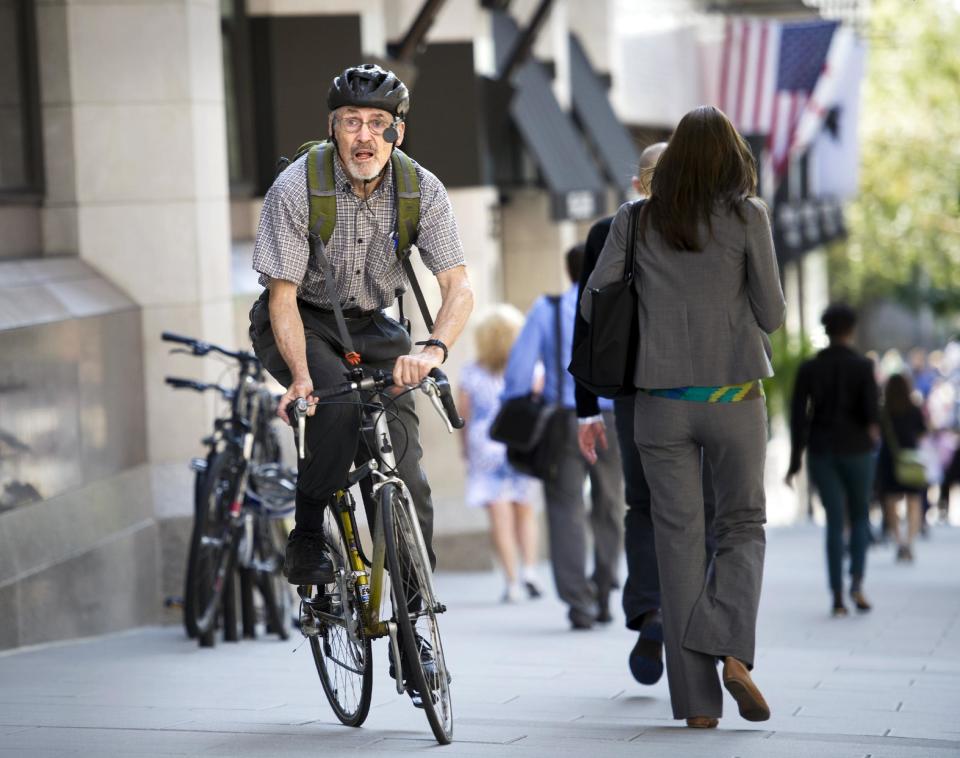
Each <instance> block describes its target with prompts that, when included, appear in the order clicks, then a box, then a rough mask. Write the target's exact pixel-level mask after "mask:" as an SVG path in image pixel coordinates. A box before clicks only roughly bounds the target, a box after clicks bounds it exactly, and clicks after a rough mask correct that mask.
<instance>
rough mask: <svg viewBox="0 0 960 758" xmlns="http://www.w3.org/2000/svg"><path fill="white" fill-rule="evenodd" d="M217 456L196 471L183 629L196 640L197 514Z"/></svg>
mask: <svg viewBox="0 0 960 758" xmlns="http://www.w3.org/2000/svg"><path fill="white" fill-rule="evenodd" d="M215 455H216V453H215V452H213V451H211V452H210V453H209V454H208V455H207V458H206V465H205V466H204V467H203V468H202V469H196V474H195V475H194V480H193V511H194V516H193V525H192V527H191V530H190V547H189V549H188V551H187V567H186V572H185V574H186V575H185V576H184V579H183V628H184V629H185V630H186V632H187V637H189V638H190V639H192V640H193V639H196V638H197V637H198V636H199V632H198V630H197V617H196V615H195V604H194V600H193V588H194V584H195V582H194V578H193V572H194V570H195V564H196V558H195V557H194V556H195V554H196V551H197V544H198V543H199V541H200V533H199V527H198V518H197V512H198V511H199V510H200V502H201V497H202V496H203V486H204V482H205V481H206V479H207V473H208V472H209V470H210V464H211V462H212V460H213V458H214V456H215Z"/></svg>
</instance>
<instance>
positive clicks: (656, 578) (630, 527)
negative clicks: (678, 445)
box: [613, 395, 716, 631]
mask: <svg viewBox="0 0 960 758" xmlns="http://www.w3.org/2000/svg"><path fill="white" fill-rule="evenodd" d="M635 405H636V401H635V400H634V396H633V395H630V396H627V397H618V398H617V399H616V400H614V401H613V410H614V416H615V422H616V428H617V441H618V442H619V445H620V460H621V462H622V464H623V484H624V491H625V499H626V501H627V512H626V516H625V517H624V545H625V547H626V553H627V581H626V583H625V584H624V585H623V612H624V615H625V616H626V621H627V628H628V629H633V630H634V631H639V630H640V624H641V623H642V622H643V616H644V614H645V613H647V612H648V611H652V610H656V609H658V608H660V572H659V570H658V569H657V549H656V545H655V543H654V537H653V521H652V519H651V516H650V487H649V486H648V485H647V479H646V477H645V476H644V474H643V462H642V461H641V460H640V451H639V450H638V449H637V443H636V442H634V439H633V430H634V408H635ZM701 479H702V482H703V513H704V521H705V523H706V540H705V546H704V547H705V548H706V552H707V557H708V559H709V557H710V556H712V555H713V551H714V549H715V547H716V540H715V538H714V534H713V514H714V508H715V500H714V496H713V482H712V481H711V474H710V464H709V463H708V462H707V461H706V460H704V461H703V464H702V469H701Z"/></svg>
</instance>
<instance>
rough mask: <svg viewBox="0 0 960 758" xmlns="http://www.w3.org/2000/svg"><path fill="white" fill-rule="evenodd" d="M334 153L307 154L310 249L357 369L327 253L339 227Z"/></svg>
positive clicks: (329, 149)
mask: <svg viewBox="0 0 960 758" xmlns="http://www.w3.org/2000/svg"><path fill="white" fill-rule="evenodd" d="M333 152H334V151H333V145H331V144H330V143H329V142H318V143H316V144H315V145H313V146H311V147H310V150H309V152H308V154H307V191H308V193H309V198H310V226H309V239H310V249H311V252H312V253H313V254H314V255H315V256H317V260H318V261H319V262H320V268H321V270H322V271H323V283H324V289H325V290H326V295H327V300H329V301H330V307H331V308H332V309H333V317H334V319H335V320H336V322H337V334H338V335H339V337H340V345H341V347H342V348H343V351H344V353H343V357H344V358H345V359H346V361H347V363H349V364H350V365H351V366H356V365H358V364H359V363H360V360H361V358H360V353H358V352H357V351H356V350H354V349H353V338H352V337H351V336H350V332H349V331H348V330H347V322H346V320H345V319H344V317H343V308H342V307H341V305H340V297H339V295H337V287H336V282H334V280H333V266H332V265H331V263H330V259H329V258H328V257H327V254H326V252H325V248H326V245H327V243H328V242H329V241H330V238H331V237H332V236H333V228H334V226H335V225H336V223H337V188H336V186H335V183H334V179H333Z"/></svg>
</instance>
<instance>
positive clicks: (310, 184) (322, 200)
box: [300, 141, 337, 275]
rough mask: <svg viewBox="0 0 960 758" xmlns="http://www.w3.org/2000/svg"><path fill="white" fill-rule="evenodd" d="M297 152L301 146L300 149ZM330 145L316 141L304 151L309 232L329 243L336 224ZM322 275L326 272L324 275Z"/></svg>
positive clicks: (335, 200)
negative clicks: (308, 203) (308, 206)
mask: <svg viewBox="0 0 960 758" xmlns="http://www.w3.org/2000/svg"><path fill="white" fill-rule="evenodd" d="M300 149H301V150H302V149H303V147H302V146H301V148H300ZM333 153H334V149H333V145H331V144H330V143H329V142H326V141H324V142H317V143H315V144H313V145H311V146H310V148H309V150H308V151H307V191H308V192H309V197H310V227H309V228H310V233H311V234H315V235H317V236H318V237H319V238H320V239H321V240H323V244H324V245H326V244H328V243H329V242H330V238H331V237H332V236H333V227H334V226H336V224H337V188H336V186H335V183H334V179H333ZM324 275H326V272H324Z"/></svg>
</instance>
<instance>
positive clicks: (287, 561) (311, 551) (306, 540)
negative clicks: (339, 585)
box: [283, 529, 333, 585]
mask: <svg viewBox="0 0 960 758" xmlns="http://www.w3.org/2000/svg"><path fill="white" fill-rule="evenodd" d="M283 573H284V576H286V577H287V581H288V582H290V584H297V585H301V584H329V583H330V582H332V581H333V561H331V560H330V556H328V555H327V545H326V542H324V540H323V532H306V531H303V530H302V529H294V530H293V531H292V532H290V538H289V539H288V540H287V553H286V555H285V556H284V559H283Z"/></svg>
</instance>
